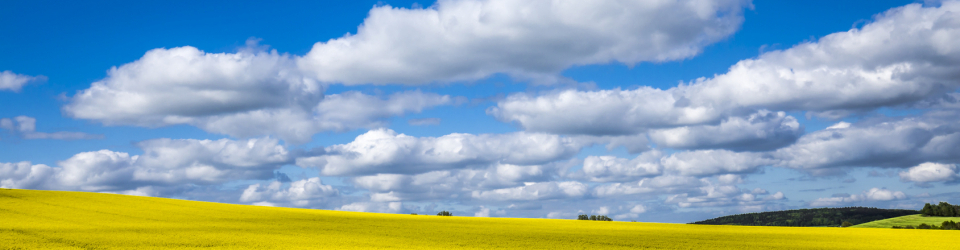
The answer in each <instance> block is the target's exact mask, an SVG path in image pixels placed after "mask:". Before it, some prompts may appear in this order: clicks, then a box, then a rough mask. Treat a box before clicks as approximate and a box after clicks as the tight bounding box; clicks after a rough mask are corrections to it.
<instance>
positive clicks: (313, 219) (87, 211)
mask: <svg viewBox="0 0 960 250" xmlns="http://www.w3.org/2000/svg"><path fill="white" fill-rule="evenodd" d="M957 239H960V231H941V230H897V229H869V228H866V229H859V228H789V227H748V226H709V225H684V224H659V223H633V222H597V221H576V220H549V219H501V218H472V217H438V216H424V215H405V214H375V213H354V212H339V211H325V210H310V209H292V208H270V207H256V206H244V205H230V204H218V203H208V202H195V201H184V200H175V199H163V198H149V197H135V196H123V195H112V194H98V193H83V192H60V191H32V190H9V189H0V249H37V248H44V249H134V248H136V249H166V248H206V249H244V248H246V249H317V248H320V249H323V248H326V249H344V248H403V249H448V248H473V249H503V248H515V249H600V248H604V249H617V248H620V249H939V248H942V247H944V246H956V245H957V244H958V242H960V241H958V240H957Z"/></svg>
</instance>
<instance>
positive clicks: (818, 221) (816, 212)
mask: <svg viewBox="0 0 960 250" xmlns="http://www.w3.org/2000/svg"><path fill="white" fill-rule="evenodd" d="M918 213H919V212H918V211H917V210H906V209H880V208H871V207H842V208H814V209H797V210H784V211H773V212H761V213H748V214H736V215H729V216H723V217H718V218H714V219H709V220H703V221H697V222H693V223H691V224H705V225H743V226H790V227H838V226H849V225H856V224H860V223H866V222H870V221H875V220H882V219H888V218H893V217H900V216H904V215H911V214H918ZM844 222H848V223H847V225H844V224H845V223H844Z"/></svg>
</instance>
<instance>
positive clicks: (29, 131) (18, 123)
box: [0, 116, 103, 140]
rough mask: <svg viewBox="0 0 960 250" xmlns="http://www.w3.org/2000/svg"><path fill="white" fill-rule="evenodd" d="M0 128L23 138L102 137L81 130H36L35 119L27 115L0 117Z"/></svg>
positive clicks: (75, 138)
mask: <svg viewBox="0 0 960 250" xmlns="http://www.w3.org/2000/svg"><path fill="white" fill-rule="evenodd" d="M0 129H6V130H10V132H13V133H14V134H16V135H17V136H19V137H20V138H23V139H54V140H83V139H100V138H103V135H93V134H87V133H82V132H67V131H60V132H53V133H44V132H37V119H36V118H33V117H29V116H17V117H14V118H13V119H10V118H3V119H0Z"/></svg>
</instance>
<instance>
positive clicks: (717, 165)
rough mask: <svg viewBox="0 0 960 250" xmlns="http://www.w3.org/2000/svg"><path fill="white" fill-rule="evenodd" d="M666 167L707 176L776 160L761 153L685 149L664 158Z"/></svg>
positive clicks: (751, 167)
mask: <svg viewBox="0 0 960 250" xmlns="http://www.w3.org/2000/svg"><path fill="white" fill-rule="evenodd" d="M662 162H663V166H664V169H666V170H667V171H670V172H675V173H677V174H680V175H692V176H707V175H717V174H725V173H744V172H752V171H755V170H756V169H757V168H758V167H762V166H769V165H771V164H774V163H776V161H774V160H772V159H769V158H766V157H764V156H763V155H762V154H759V153H737V152H732V151H727V150H697V151H684V152H678V153H675V154H673V155H670V156H668V157H666V158H664V159H663V161H662Z"/></svg>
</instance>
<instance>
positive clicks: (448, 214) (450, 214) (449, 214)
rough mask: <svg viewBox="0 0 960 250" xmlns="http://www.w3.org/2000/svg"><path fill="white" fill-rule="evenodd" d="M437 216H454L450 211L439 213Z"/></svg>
mask: <svg viewBox="0 0 960 250" xmlns="http://www.w3.org/2000/svg"><path fill="white" fill-rule="evenodd" d="M437 216H453V213H450V212H449V211H440V212H439V213H437Z"/></svg>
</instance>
